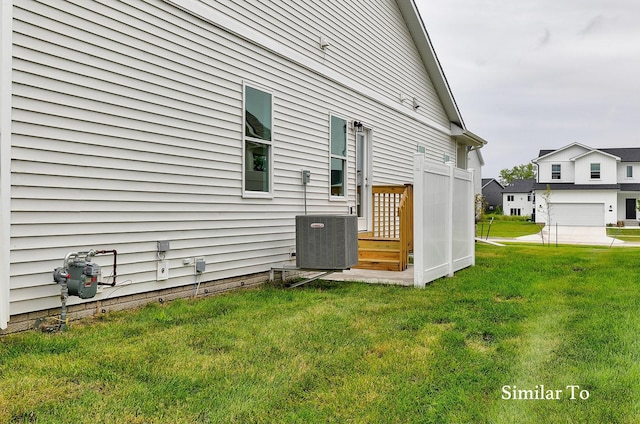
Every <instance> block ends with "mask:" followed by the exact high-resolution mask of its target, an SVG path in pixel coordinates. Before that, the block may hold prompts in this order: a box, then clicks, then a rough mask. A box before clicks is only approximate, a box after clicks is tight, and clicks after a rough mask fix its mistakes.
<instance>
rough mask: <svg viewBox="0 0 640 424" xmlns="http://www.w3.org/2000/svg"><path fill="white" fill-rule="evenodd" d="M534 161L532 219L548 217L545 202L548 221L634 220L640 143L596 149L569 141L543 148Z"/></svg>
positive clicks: (639, 193)
mask: <svg viewBox="0 0 640 424" xmlns="http://www.w3.org/2000/svg"><path fill="white" fill-rule="evenodd" d="M533 163H534V164H536V165H537V167H538V182H537V184H536V186H535V188H536V222H540V223H548V217H547V211H548V210H549V209H548V205H547V203H548V204H549V205H550V206H551V207H550V214H551V223H552V225H553V224H556V223H557V224H558V225H582V226H604V225H606V224H615V223H617V222H618V221H626V224H627V225H630V224H635V225H637V218H638V214H637V210H636V207H637V200H638V199H639V198H640V148H602V149H594V148H592V147H588V146H585V145H582V144H579V143H573V144H570V145H568V146H565V147H563V148H561V149H557V150H541V151H540V155H539V157H538V158H536V159H534V160H533ZM547 187H548V188H549V189H550V192H549V193H550V195H549V196H548V201H547V199H545V197H547V196H546V195H545V193H546V191H547Z"/></svg>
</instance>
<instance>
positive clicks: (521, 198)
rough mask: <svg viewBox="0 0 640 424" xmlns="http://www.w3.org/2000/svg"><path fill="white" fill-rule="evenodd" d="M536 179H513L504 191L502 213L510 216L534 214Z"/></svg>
mask: <svg viewBox="0 0 640 424" xmlns="http://www.w3.org/2000/svg"><path fill="white" fill-rule="evenodd" d="M535 184H536V180H535V179H533V178H532V179H528V180H513V181H512V182H511V183H510V184H509V185H507V186H506V187H505V188H504V190H503V191H502V211H503V212H502V213H503V215H509V216H533V217H534V218H535V216H534V214H535V210H534V208H535V204H536V202H535V195H534V190H533V187H534V186H535Z"/></svg>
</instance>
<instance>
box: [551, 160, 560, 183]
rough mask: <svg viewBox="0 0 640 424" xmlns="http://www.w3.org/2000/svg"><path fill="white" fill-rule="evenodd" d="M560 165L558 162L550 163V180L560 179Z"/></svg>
mask: <svg viewBox="0 0 640 424" xmlns="http://www.w3.org/2000/svg"><path fill="white" fill-rule="evenodd" d="M561 170H562V167H561V166H560V164H559V163H554V164H553V165H551V179H552V180H560V179H561V175H562V172H561Z"/></svg>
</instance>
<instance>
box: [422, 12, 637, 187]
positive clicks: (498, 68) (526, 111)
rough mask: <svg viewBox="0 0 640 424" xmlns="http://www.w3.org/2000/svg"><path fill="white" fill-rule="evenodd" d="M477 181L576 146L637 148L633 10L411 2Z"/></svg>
mask: <svg viewBox="0 0 640 424" xmlns="http://www.w3.org/2000/svg"><path fill="white" fill-rule="evenodd" d="M416 4H417V5H418V9H419V10H420V14H421V16H422V20H423V21H424V24H425V27H426V29H427V32H428V33H429V36H430V38H431V42H432V43H433V45H434V48H435V51H436V54H437V55H438V59H439V60H440V63H441V64H442V67H443V69H444V73H445V75H446V77H447V80H448V82H449V85H450V86H451V90H452V91H453V95H454V97H455V99H456V102H457V104H458V108H459V109H460V112H461V114H462V118H463V119H464V121H465V124H466V127H467V129H468V130H470V131H472V132H473V133H475V134H477V135H479V136H480V137H482V138H484V139H485V140H487V141H488V142H489V144H488V145H487V146H486V147H485V148H483V150H482V153H483V156H484V160H485V167H484V168H483V171H482V176H483V177H484V178H489V177H497V176H498V172H499V171H500V169H503V168H511V167H513V166H515V165H520V164H523V163H529V162H530V161H531V159H533V158H535V157H537V156H538V152H539V150H540V149H554V148H559V147H562V146H566V145H567V144H570V143H573V142H578V143H582V144H585V145H587V146H590V147H596V148H598V147H631V146H636V147H640V22H639V18H640V1H638V0H517V1H514V0H416Z"/></svg>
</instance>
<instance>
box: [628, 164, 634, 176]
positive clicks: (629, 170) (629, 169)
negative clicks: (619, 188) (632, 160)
mask: <svg viewBox="0 0 640 424" xmlns="http://www.w3.org/2000/svg"><path fill="white" fill-rule="evenodd" d="M627 178H633V165H627Z"/></svg>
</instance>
